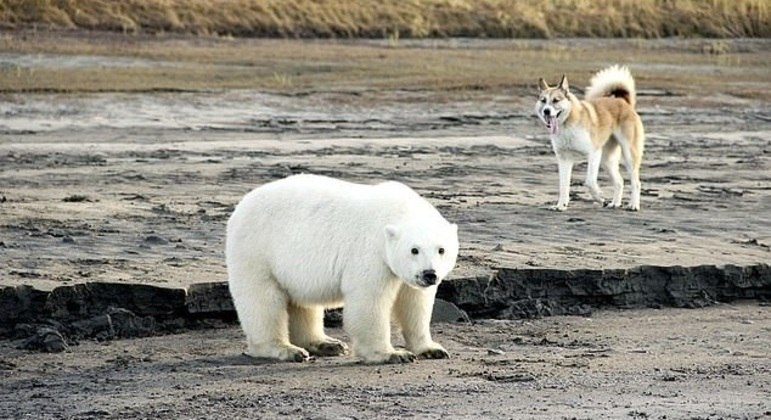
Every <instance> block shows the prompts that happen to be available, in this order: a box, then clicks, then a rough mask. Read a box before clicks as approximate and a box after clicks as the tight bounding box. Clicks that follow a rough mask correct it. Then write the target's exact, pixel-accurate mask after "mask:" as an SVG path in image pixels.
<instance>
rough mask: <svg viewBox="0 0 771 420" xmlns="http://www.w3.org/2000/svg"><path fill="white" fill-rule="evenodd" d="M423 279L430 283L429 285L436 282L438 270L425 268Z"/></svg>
mask: <svg viewBox="0 0 771 420" xmlns="http://www.w3.org/2000/svg"><path fill="white" fill-rule="evenodd" d="M422 277H423V281H424V282H426V283H428V284H429V285H432V284H436V271H434V270H423V276H422Z"/></svg>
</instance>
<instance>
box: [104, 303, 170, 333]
mask: <svg viewBox="0 0 771 420" xmlns="http://www.w3.org/2000/svg"><path fill="white" fill-rule="evenodd" d="M107 315H109V317H110V321H111V323H112V327H113V330H114V331H115V336H116V337H120V338H131V337H148V336H151V335H153V334H154V333H156V332H158V330H159V329H158V325H157V322H156V320H155V318H153V317H152V316H145V317H139V316H137V315H136V314H135V313H133V312H131V311H129V310H128V309H123V308H110V309H109V310H108V313H107Z"/></svg>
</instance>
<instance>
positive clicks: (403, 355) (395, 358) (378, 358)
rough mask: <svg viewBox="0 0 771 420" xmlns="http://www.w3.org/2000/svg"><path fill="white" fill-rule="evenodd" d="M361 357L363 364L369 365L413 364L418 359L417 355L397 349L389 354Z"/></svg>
mask: <svg viewBox="0 0 771 420" xmlns="http://www.w3.org/2000/svg"><path fill="white" fill-rule="evenodd" d="M360 356H361V357H362V362H364V363H365V364H368V365H379V364H386V365H397V364H400V363H412V362H414V361H415V360H416V359H417V358H418V356H416V355H415V353H413V352H411V351H408V350H403V349H396V350H394V351H393V352H389V353H374V354H370V355H367V356H364V355H360Z"/></svg>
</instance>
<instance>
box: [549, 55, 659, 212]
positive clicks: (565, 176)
mask: <svg viewBox="0 0 771 420" xmlns="http://www.w3.org/2000/svg"><path fill="white" fill-rule="evenodd" d="M538 85H539V87H540V90H541V92H540V96H539V98H538V102H536V105H535V112H536V114H537V115H538V117H539V118H540V119H541V121H543V123H544V124H545V125H546V129H547V130H548V131H549V134H550V137H551V144H552V147H553V149H554V153H555V154H556V155H557V162H558V165H559V179H560V185H559V200H558V201H557V205H556V206H553V207H551V208H552V209H553V210H559V211H562V210H565V209H567V207H568V201H569V200H570V177H571V173H572V170H573V163H574V162H576V161H578V160H581V159H587V160H588V165H587V169H586V186H587V187H588V188H589V192H590V193H591V195H592V198H593V199H594V200H595V201H597V202H599V203H602V204H604V205H605V206H606V207H620V206H621V196H622V195H623V191H624V180H623V178H622V177H621V173H620V172H619V161H620V160H621V159H622V158H623V162H624V166H625V167H626V169H627V172H628V173H629V181H630V183H631V187H632V194H631V198H630V200H629V205H628V206H627V208H628V209H629V210H639V209H640V163H641V161H642V155H643V148H644V143H645V133H644V130H643V125H642V121H641V120H640V117H639V116H638V115H637V112H636V111H635V96H636V92H635V82H634V79H633V78H632V75H631V74H630V73H629V69H627V68H626V67H621V66H611V67H608V68H606V69H604V70H601V71H599V72H597V74H595V75H594V77H592V80H591V82H590V84H589V87H588V88H587V89H586V93H585V95H584V100H579V99H578V98H577V97H576V96H575V95H573V94H572V93H570V90H569V87H568V80H567V78H566V77H565V76H564V75H563V76H562V80H561V81H560V83H559V85H557V86H553V87H552V86H549V85H548V84H547V83H546V81H544V79H540V80H539V81H538ZM600 164H602V166H603V167H604V168H605V169H606V170H607V171H608V172H609V173H610V178H611V180H612V182H613V199H612V200H611V201H610V202H609V203H605V202H604V200H603V198H602V192H601V191H600V188H599V187H598V185H597V175H598V173H599V169H600Z"/></svg>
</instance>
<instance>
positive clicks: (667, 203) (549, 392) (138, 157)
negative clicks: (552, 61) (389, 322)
mask: <svg viewBox="0 0 771 420" xmlns="http://www.w3.org/2000/svg"><path fill="white" fill-rule="evenodd" d="M21 57H22V58H19V57H16V58H13V57H10V56H7V55H6V56H4V60H11V61H13V60H27V61H30V60H31V61H33V62H34V61H35V60H33V59H30V58H24V57H25V56H23V55H22V56H21ZM47 59H48V58H47ZM102 60H107V61H108V62H109V63H112V61H109V60H112V59H111V58H102ZM86 62H87V63H88V60H86ZM45 63H48V61H45ZM113 64H114V63H113ZM118 64H119V65H123V64H121V63H120V62H119V63H118ZM25 65H27V64H25ZM46 65H48V64H46ZM110 65H112V64H110ZM141 65H144V63H141ZM657 65H659V66H662V65H663V64H657ZM666 65H667V66H671V67H672V69H674V70H673V71H672V77H682V75H683V74H685V73H687V70H688V69H687V68H686V69H683V68H679V67H677V64H676V63H669V64H666ZM634 70H635V68H634V67H633V71H634ZM639 70H640V72H641V73H645V71H646V70H645V67H640V68H639ZM707 70H708V71H714V74H715V77H716V78H721V77H728V78H730V79H729V80H728V81H721V82H720V83H716V85H718V84H719V85H720V86H722V88H721V89H722V90H720V91H717V92H712V93H711V94H710V95H708V96H706V97H705V96H700V95H692V94H688V95H686V94H683V93H682V92H674V94H673V95H669V96H658V94H657V93H656V89H657V88H659V87H660V86H658V85H656V84H655V83H651V85H649V86H645V88H646V89H649V90H651V92H653V95H655V96H652V95H641V96H640V98H639V100H638V103H639V107H640V109H639V111H640V114H641V116H642V118H643V121H644V123H645V124H646V129H647V132H648V138H647V145H646V156H645V159H644V165H643V170H642V184H643V197H642V211H641V212H639V213H631V212H626V211H621V210H606V209H601V208H599V207H598V206H597V205H596V204H594V203H592V202H590V201H588V194H587V193H586V191H585V190H584V189H583V187H582V186H581V183H582V176H581V174H582V171H583V170H585V169H584V168H585V166H583V165H580V166H579V167H578V168H576V171H575V173H574V184H575V185H574V189H573V191H574V201H573V202H572V207H571V208H570V210H569V211H567V212H564V213H556V212H552V211H549V210H548V207H549V205H551V204H553V202H554V201H556V194H557V174H556V162H555V159H554V157H553V155H552V152H551V150H550V146H549V144H548V139H547V138H546V135H545V130H544V129H543V127H541V126H540V124H539V123H538V122H537V121H536V120H535V118H534V117H533V116H532V111H531V109H532V105H533V101H534V100H535V98H534V96H529V95H530V92H529V91H523V90H517V89H509V90H508V91H505V92H490V91H487V90H483V91H479V92H475V91H467V92H462V93H458V94H457V97H454V98H450V99H448V94H447V93H446V92H443V93H442V94H441V95H439V94H436V93H434V92H432V91H430V90H427V91H413V90H398V89H397V90H384V91H380V90H372V91H363V92H358V93H356V94H351V93H350V92H346V93H336V92H333V91H332V92H330V91H324V92H318V93H310V94H304V95H296V96H293V95H281V94H271V93H264V92H254V91H248V90H238V91H232V90H230V91H212V92H200V93H173V92H171V93H163V92H160V93H89V94H79V95H58V94H54V93H51V94H36V95H24V94H13V95H4V97H3V99H4V100H3V102H2V105H1V106H2V108H1V109H0V110H1V111H2V119H0V129H1V130H0V133H1V134H0V285H3V286H7V285H19V284H29V285H33V286H35V287H39V288H42V289H52V288H54V287H56V286H59V285H64V284H74V283H78V282H85V281H123V282H137V283H149V284H160V285H165V286H182V287H184V286H186V285H189V284H192V283H197V282H207V281H223V280H225V269H224V261H223V257H222V249H223V237H224V226H225V222H226V220H227V217H228V216H229V213H230V211H231V210H232V207H233V205H234V204H235V203H236V202H237V201H238V199H239V198H240V197H241V196H242V195H243V194H244V193H245V192H247V191H248V190H250V189H251V188H253V187H255V186H257V185H259V184H261V183H264V182H267V181H270V180H274V179H278V178H281V177H284V176H286V175H289V174H292V173H298V172H310V173H318V174H326V175H331V176H336V177H340V178H344V179H347V180H351V181H359V182H377V181H379V180H383V179H396V180H400V181H403V182H405V183H407V184H409V185H411V186H412V187H413V188H415V189H416V190H417V191H418V192H420V193H422V194H424V195H425V196H426V197H428V198H429V200H430V201H432V202H433V203H434V204H435V205H436V206H437V207H438V208H439V209H440V211H442V212H443V213H444V214H445V215H446V217H447V218H448V219H450V220H452V221H454V222H457V223H458V224H459V225H460V235H461V242H462V249H461V257H460V259H459V266H458V269H457V270H456V271H455V272H454V273H453V277H454V278H460V277H464V276H469V275H485V274H489V273H490V272H491V270H492V269H494V268H498V267H514V268H517V267H549V268H625V267H633V266H637V265H642V264H654V265H688V266H690V265H700V264H728V263H731V264H739V265H743V264H751V263H758V262H768V261H769V260H770V259H769V256H770V255H771V250H770V249H769V246H771V170H770V169H771V162H770V161H769V150H771V125H770V124H769V121H770V120H771V103H769V101H768V98H767V97H764V96H760V97H751V96H746V95H741V96H734V95H731V94H730V91H731V89H732V88H736V89H739V90H741V91H743V92H746V91H748V90H751V89H753V87H754V86H756V85H753V84H752V83H756V82H743V79H742V77H741V76H742V71H745V70H744V69H743V68H742V67H741V66H736V65H731V64H730V63H729V64H727V65H726V66H721V65H720V63H717V64H715V66H714V69H707ZM747 71H749V70H747ZM753 80H756V79H753ZM583 83H585V80H584V81H583V82H582V83H577V84H576V85H578V86H581V85H583ZM726 86H727V87H726ZM642 87H643V86H641V88H642ZM600 183H601V185H602V186H605V190H606V195H607V194H609V191H608V188H607V186H608V180H607V177H606V176H605V175H604V174H601V181H600ZM770 321H771V312H770V311H769V310H768V307H766V306H759V305H758V304H757V303H747V304H740V305H736V306H718V307H714V308H709V309H704V310H697V311H696V310H694V311H688V310H670V309H667V310H645V311H629V312H604V313H598V314H595V316H594V317H593V318H587V319H584V318H563V317H556V318H551V319H545V320H537V321H530V322H524V321H479V322H475V323H474V324H473V325H439V326H437V328H436V332H437V336H438V338H437V339H438V341H440V342H442V343H444V344H445V345H446V346H447V347H448V349H449V350H450V351H451V352H452V353H453V356H454V357H453V359H452V360H450V361H421V362H419V363H417V364H415V365H410V366H389V367H371V366H360V365H357V364H355V363H354V362H353V359H350V358H342V359H327V360H319V361H317V362H315V363H311V364H305V365H286V364H254V363H252V362H250V361H248V360H245V359H243V358H242V357H240V356H239V353H240V351H241V350H242V344H241V335H240V332H239V331H238V330H237V329H235V328H225V329H219V330H210V331H203V332H189V333H185V334H180V335H174V336H165V337H155V338H146V339H136V340H121V341H116V342H110V343H90V342H89V343H80V345H78V346H74V347H73V348H72V352H71V353H65V354H57V355H45V354H31V353H27V352H24V351H20V350H15V349H14V345H15V344H14V343H13V342H0V378H2V385H0V389H2V392H0V401H2V403H1V404H0V417H8V418H24V417H28V418H101V417H126V418H211V417H212V416H218V415H221V416H223V417H242V418H255V417H260V416H265V417H276V416H280V415H288V416H290V417H294V418H372V417H378V416H379V417H384V418H402V417H411V416H412V417H417V418H437V417H445V418H447V417H449V418H461V417H467V418H469V417H470V418H474V417H476V418H480V417H496V418H531V417H535V418H538V417H540V418H573V417H576V418H602V417H608V418H624V417H628V418H664V416H666V418H667V419H672V418H761V417H763V416H768V415H771V405H770V404H769V403H768V401H769V400H771V398H770V397H771V395H769V389H770V388H769V386H771V380H769V378H770V377H771V375H769V368H770V367H771V366H770V364H769V356H771V354H769V350H768V349H769V348H771V347H769V344H771V343H769V337H770V335H769V332H770V331H769V330H770V327H769V325H771V323H770ZM334 333H335V335H337V336H342V334H343V333H342V332H341V331H335V332H334ZM488 349H500V350H503V352H504V354H502V355H495V354H488Z"/></svg>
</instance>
